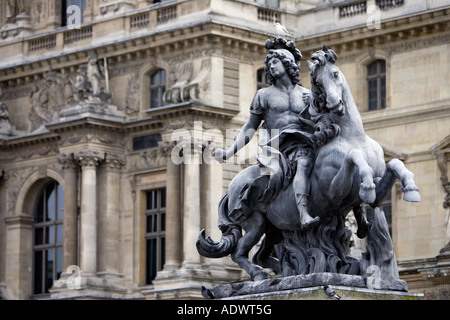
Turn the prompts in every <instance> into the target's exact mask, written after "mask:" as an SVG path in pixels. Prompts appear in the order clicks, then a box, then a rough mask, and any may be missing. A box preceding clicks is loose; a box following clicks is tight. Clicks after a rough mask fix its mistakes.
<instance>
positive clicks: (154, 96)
mask: <svg viewBox="0 0 450 320" xmlns="http://www.w3.org/2000/svg"><path fill="white" fill-rule="evenodd" d="M158 107H159V90H158V88H153V89H150V108H158Z"/></svg>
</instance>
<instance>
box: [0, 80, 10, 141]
mask: <svg viewBox="0 0 450 320" xmlns="http://www.w3.org/2000/svg"><path fill="white" fill-rule="evenodd" d="M2 96H3V87H2V85H1V84H0V98H1V97H2ZM12 134H13V128H12V126H11V123H10V120H9V111H8V107H7V106H6V104H4V103H3V102H1V101H0V137H2V136H10V135H12Z"/></svg>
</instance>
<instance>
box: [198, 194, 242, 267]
mask: <svg viewBox="0 0 450 320" xmlns="http://www.w3.org/2000/svg"><path fill="white" fill-rule="evenodd" d="M219 228H220V230H221V231H222V237H221V238H220V241H219V242H215V241H214V240H212V239H211V237H207V238H205V230H204V229H203V230H202V231H200V234H199V235H198V238H197V243H196V246H197V251H198V253H200V254H201V255H202V256H204V257H208V258H222V257H225V256H227V255H229V254H231V253H232V252H233V251H234V249H235V248H236V244H237V242H238V240H239V239H240V238H241V237H242V233H241V227H240V226H239V225H237V224H236V223H235V222H233V221H231V219H230V218H229V217H228V193H225V195H224V196H223V197H222V199H221V200H220V203H219Z"/></svg>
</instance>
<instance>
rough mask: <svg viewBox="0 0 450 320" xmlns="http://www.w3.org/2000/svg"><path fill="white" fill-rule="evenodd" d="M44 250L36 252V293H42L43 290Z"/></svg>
mask: <svg viewBox="0 0 450 320" xmlns="http://www.w3.org/2000/svg"><path fill="white" fill-rule="evenodd" d="M42 274H43V270H42V251H36V252H35V253H34V293H35V294H40V293H43V292H42V291H43V290H42V282H43V279H42Z"/></svg>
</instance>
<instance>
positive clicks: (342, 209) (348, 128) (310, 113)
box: [196, 38, 420, 297]
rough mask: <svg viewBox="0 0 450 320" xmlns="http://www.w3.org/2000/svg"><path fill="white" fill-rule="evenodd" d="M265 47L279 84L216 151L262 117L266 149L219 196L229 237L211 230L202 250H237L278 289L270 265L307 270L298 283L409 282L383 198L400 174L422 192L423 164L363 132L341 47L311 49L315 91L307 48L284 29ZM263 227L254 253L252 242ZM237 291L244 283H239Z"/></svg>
mask: <svg viewBox="0 0 450 320" xmlns="http://www.w3.org/2000/svg"><path fill="white" fill-rule="evenodd" d="M266 48H267V49H268V53H267V56H266V59H265V65H266V75H267V80H268V83H269V84H270V86H269V87H268V88H263V89H260V90H259V91H258V92H257V93H256V94H255V97H254V99H253V101H252V103H251V105H250V117H249V120H248V122H247V123H246V124H245V125H244V126H243V128H242V129H241V131H240V133H239V135H238V136H237V138H236V141H235V143H234V145H233V146H232V147H231V148H230V149H229V150H221V149H216V151H215V156H216V159H217V160H218V161H219V162H223V161H226V160H227V159H230V158H231V157H232V156H233V155H234V154H235V153H236V152H238V150H240V149H241V148H242V147H243V146H244V145H246V144H247V143H248V142H249V141H250V140H251V138H252V137H253V135H254V133H255V131H256V130H257V128H258V127H259V126H260V124H261V123H262V126H261V128H260V129H259V130H260V146H261V147H262V153H261V154H260V155H259V156H258V157H257V160H258V164H257V165H254V166H250V167H248V168H246V169H244V170H243V171H241V172H240V173H239V174H237V175H236V176H235V177H234V179H233V180H232V181H231V183H230V186H229V188H228V191H227V192H226V193H225V195H224V196H223V197H222V199H221V201H220V204H219V218H218V224H219V228H220V230H221V231H222V237H221V239H220V241H219V242H215V241H213V240H212V239H211V238H210V237H207V238H205V231H204V230H202V231H201V233H200V235H199V237H198V240H197V243H196V246H197V250H198V252H199V253H200V254H201V255H203V256H205V257H210V258H219V257H224V256H227V255H231V258H232V259H233V261H234V262H236V263H237V264H238V265H239V266H240V267H241V268H242V269H244V270H245V271H246V272H247V273H248V274H249V275H250V277H251V279H252V280H253V281H256V280H262V281H263V282H258V283H259V284H260V285H261V286H262V287H266V288H269V287H270V288H272V289H270V290H273V288H275V287H277V288H279V286H274V283H273V281H275V282H277V281H278V282H280V280H279V279H278V280H277V279H268V274H267V272H266V271H265V270H264V269H263V268H271V269H272V270H273V271H274V272H275V273H279V274H281V277H282V278H283V279H284V278H286V279H288V278H289V279H291V278H292V276H294V278H295V276H297V277H303V278H302V280H301V281H300V280H299V279H297V278H295V279H291V280H289V281H288V282H291V284H292V283H294V282H295V283H297V284H298V285H302V283H303V285H311V283H312V282H311V281H313V282H314V285H339V284H341V285H349V286H355V287H369V288H375V289H386V290H400V291H407V287H406V282H404V281H402V280H399V276H398V270H397V263H396V259H395V254H394V252H393V247H392V241H391V238H390V236H389V230H388V225H387V222H386V219H385V218H384V213H383V212H382V211H381V210H380V209H379V208H378V207H379V205H380V204H381V202H382V201H383V200H384V199H385V198H386V197H387V196H388V195H389V192H390V190H391V189H392V186H393V185H394V183H395V181H396V179H400V181H401V182H402V191H403V193H404V198H403V199H404V200H405V201H411V202H416V201H420V195H419V193H418V188H417V186H416V185H415V182H414V174H413V173H412V172H410V171H409V170H408V169H406V167H405V166H404V164H403V163H402V162H401V161H400V160H398V159H393V160H391V161H390V162H389V163H388V164H387V166H386V165H385V161H384V154H383V150H382V148H381V146H380V145H379V144H378V143H377V142H376V141H374V140H372V139H371V138H370V137H368V136H367V135H366V134H365V132H364V128H363V123H362V119H361V116H360V114H359V112H358V109H357V107H356V105H355V102H354V100H353V97H352V94H351V92H350V88H349V86H348V84H347V82H346V80H345V76H344V75H343V74H342V72H341V71H340V70H339V68H338V67H337V66H336V65H335V62H336V60H337V54H336V53H335V52H334V51H333V50H330V49H328V48H327V47H326V46H325V45H324V47H323V48H322V50H319V51H317V52H315V53H314V54H313V55H312V57H311V59H312V60H313V61H314V62H310V61H308V68H309V70H310V80H311V91H309V90H307V89H306V88H304V87H302V85H301V84H300V81H299V80H300V79H299V67H300V60H301V59H302V56H301V53H300V51H299V50H298V49H297V48H296V47H295V44H294V42H293V41H286V40H285V39H283V38H276V39H274V41H271V40H267V41H266ZM366 204H367V205H370V206H371V207H373V208H375V214H374V216H373V217H367V216H366V213H365V205H366ZM352 210H353V213H354V216H355V218H356V221H357V225H358V230H357V236H358V237H360V238H364V237H366V236H367V252H365V253H363V254H362V258H361V259H360V260H358V259H356V258H354V257H352V256H351V255H350V248H349V243H350V237H351V235H352V233H351V231H350V230H348V229H347V228H346V227H345V217H346V216H347V214H348V213H349V212H350V211H352ZM242 229H244V230H245V234H244V235H242ZM263 236H264V239H263V241H262V244H261V246H260V248H259V250H258V251H257V252H256V254H255V255H254V256H253V259H252V261H250V260H249V259H248V253H249V251H250V250H251V249H252V248H253V247H254V246H255V245H256V244H257V243H258V242H259V241H260V239H261V238H262V237H263ZM330 273H331V274H337V275H339V276H337V275H336V276H330ZM311 275H314V277H312V278H311ZM305 277H307V278H305ZM265 279H268V280H265ZM374 279H375V280H376V281H375V280H374ZM330 281H331V282H330ZM278 282H277V283H278ZM283 283H286V281H283ZM373 283H375V284H373ZM243 287H245V286H243V285H240V289H242V288H243ZM248 287H249V288H250V287H251V288H253V289H254V287H255V286H252V285H248ZM287 287H289V285H288V286H284V289H286V288H287ZM289 288H292V286H291V287H289ZM222 289H223V288H222ZM228 289H229V288H228ZM228 289H227V290H228ZM260 289H261V288H260ZM205 290H207V289H205ZM225 291H226V290H225ZM231 291H232V292H237V287H236V288H232V289H231ZM223 292H224V291H223V290H222V291H221V290H216V292H209V294H207V295H206V296H211V295H212V296H216V297H219V296H221V294H223Z"/></svg>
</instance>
